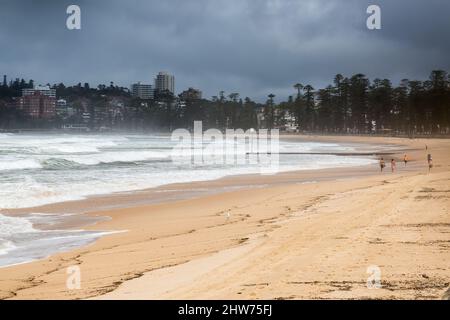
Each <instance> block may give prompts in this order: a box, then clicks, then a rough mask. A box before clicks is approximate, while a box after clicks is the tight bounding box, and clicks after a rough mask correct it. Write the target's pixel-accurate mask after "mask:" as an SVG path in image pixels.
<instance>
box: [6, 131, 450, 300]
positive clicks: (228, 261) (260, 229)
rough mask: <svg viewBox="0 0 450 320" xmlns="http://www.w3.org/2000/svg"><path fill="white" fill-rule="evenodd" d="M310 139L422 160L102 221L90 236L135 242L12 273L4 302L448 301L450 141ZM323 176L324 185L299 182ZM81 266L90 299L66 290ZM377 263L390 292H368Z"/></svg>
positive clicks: (261, 180)
mask: <svg viewBox="0 0 450 320" xmlns="http://www.w3.org/2000/svg"><path fill="white" fill-rule="evenodd" d="M292 139H300V138H299V137H292ZM304 139H307V140H315V141H319V140H323V141H332V140H333V141H351V142H368V143H393V144H399V145H403V146H407V147H408V148H410V149H415V150H416V151H409V156H410V159H411V160H412V162H411V163H410V166H408V167H407V168H406V169H405V168H404V167H403V164H402V163H401V162H400V160H401V158H402V156H403V155H402V154H397V155H396V156H395V157H396V159H397V160H398V164H397V167H398V172H397V173H395V174H391V173H390V172H389V166H388V168H387V169H388V170H387V171H386V172H385V173H383V174H379V173H378V171H377V170H378V168H377V167H376V166H373V167H364V168H355V169H339V170H320V171H315V172H295V173H289V174H280V175H277V176H272V177H255V176H251V177H245V178H243V177H239V178H233V179H234V180H235V181H238V180H239V179H241V180H240V181H242V179H246V180H247V182H248V184H256V185H258V184H259V185H266V184H267V186H265V187H262V188H245V189H239V190H235V191H230V192H223V193H220V194H212V195H204V196H201V197H198V198H194V199H188V200H180V201H172V202H167V203H160V204H153V205H145V206H137V207H133V208H125V209H114V210H106V211H103V212H95V213H91V215H107V216H110V217H111V218H112V219H111V220H109V221H104V222H100V223H98V224H96V225H95V226H91V227H89V229H95V230H117V231H124V230H126V232H122V233H117V234H114V235H110V236H106V237H103V238H101V239H100V240H98V241H96V242H95V243H94V244H92V245H90V246H86V247H83V248H79V249H77V250H74V251H71V252H68V253H62V254H56V255H54V256H52V257H50V258H47V259H43V260H39V261H35V262H32V263H27V264H23V265H18V266H13V267H7V268H1V269H0V298H3V299H8V298H13V299H54V298H56V299H74V298H102V299H175V298H176V299H228V298H231V299H305V298H312V299H330V298H338V299H347V298H351V299H365V298H371V299H372V298H374V299H391V298H392V299H439V298H441V297H442V296H443V295H444V293H445V291H446V290H447V288H448V286H449V282H450V269H449V268H450V265H449V261H450V217H449V214H450V140H408V139H393V138H392V139H387V138H358V137H333V138H330V137H306V138H304ZM425 144H426V145H428V148H429V152H431V153H432V154H433V159H434V163H435V168H434V169H433V170H432V172H431V173H430V174H428V172H427V168H426V161H425V160H426V153H427V151H425ZM366 174H367V175H366ZM313 177H314V180H316V181H319V182H314V183H308V184H301V183H298V182H296V181H304V180H305V179H306V180H308V179H310V180H311V178H313ZM233 179H231V180H233ZM277 180H278V181H282V182H283V183H278V184H277V183H276V182H277ZM322 180H323V181H322ZM227 183H228V184H230V179H223V180H219V181H215V182H210V183H207V182H205V183H202V184H200V185H202V186H203V187H206V188H208V187H209V188H215V187H217V186H219V185H220V184H225V185H226V184H227ZM197 185H198V184H197ZM189 186H190V185H182V188H189ZM71 265H79V266H80V268H81V275H82V283H81V285H82V287H81V289H79V290H68V289H67V288H66V279H67V274H66V270H67V267H68V266H71ZM371 265H376V266H378V267H379V268H380V270H381V284H382V288H381V289H372V290H370V289H368V288H367V286H366V281H367V278H368V276H369V274H367V268H368V267H369V266H371Z"/></svg>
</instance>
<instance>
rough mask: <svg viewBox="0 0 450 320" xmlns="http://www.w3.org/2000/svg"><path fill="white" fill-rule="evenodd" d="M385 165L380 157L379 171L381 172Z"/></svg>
mask: <svg viewBox="0 0 450 320" xmlns="http://www.w3.org/2000/svg"><path fill="white" fill-rule="evenodd" d="M385 166H386V164H385V163H384V159H383V158H381V159H380V169H381V172H383V169H384V167H385Z"/></svg>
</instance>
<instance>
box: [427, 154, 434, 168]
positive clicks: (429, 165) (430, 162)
mask: <svg viewBox="0 0 450 320" xmlns="http://www.w3.org/2000/svg"><path fill="white" fill-rule="evenodd" d="M427 160H428V172H430V171H431V168H433V158H432V157H431V154H430V153H429V154H428V157H427Z"/></svg>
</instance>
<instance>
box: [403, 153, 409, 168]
mask: <svg viewBox="0 0 450 320" xmlns="http://www.w3.org/2000/svg"><path fill="white" fill-rule="evenodd" d="M408 161H409V159H408V155H407V154H405V156H404V157H403V162H404V163H405V167H406V165H407V164H408Z"/></svg>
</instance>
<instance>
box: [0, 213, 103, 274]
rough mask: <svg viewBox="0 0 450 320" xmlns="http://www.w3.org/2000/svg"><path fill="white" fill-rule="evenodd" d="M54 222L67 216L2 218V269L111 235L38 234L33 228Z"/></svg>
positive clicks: (0, 224) (47, 232) (0, 223)
mask: <svg viewBox="0 0 450 320" xmlns="http://www.w3.org/2000/svg"><path fill="white" fill-rule="evenodd" d="M54 219H60V220H61V219H64V216H58V215H55V214H52V215H37V214H36V215H34V214H32V215H29V216H28V217H9V216H5V215H1V214H0V267H5V266H9V265H14V264H20V263H25V262H29V261H33V260H36V259H41V258H45V257H47V256H49V255H51V254H54V253H57V252H64V251H67V250H70V249H72V248H75V247H78V246H82V245H86V244H89V243H91V242H92V241H94V240H96V239H97V238H99V237H101V236H102V235H105V234H108V233H110V232H97V231H83V230H50V231H44V230H38V229H35V228H34V227H33V223H32V221H34V222H37V223H39V224H41V225H45V224H50V225H51V224H52V222H53V221H54Z"/></svg>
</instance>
